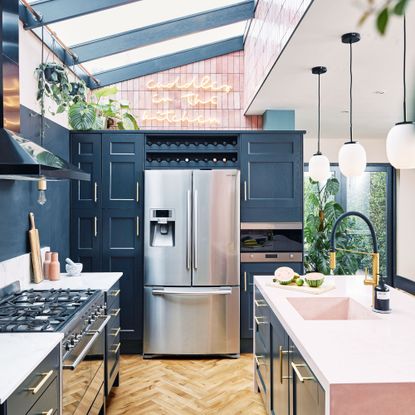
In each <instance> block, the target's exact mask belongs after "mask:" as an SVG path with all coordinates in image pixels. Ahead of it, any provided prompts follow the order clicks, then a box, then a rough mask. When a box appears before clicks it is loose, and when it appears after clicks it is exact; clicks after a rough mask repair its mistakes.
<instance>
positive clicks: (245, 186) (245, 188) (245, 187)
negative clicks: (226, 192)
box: [244, 180, 248, 202]
mask: <svg viewBox="0 0 415 415" xmlns="http://www.w3.org/2000/svg"><path fill="white" fill-rule="evenodd" d="M244 200H245V202H246V201H247V200H248V190H247V185H246V180H244Z"/></svg>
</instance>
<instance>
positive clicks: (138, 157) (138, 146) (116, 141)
mask: <svg viewBox="0 0 415 415" xmlns="http://www.w3.org/2000/svg"><path fill="white" fill-rule="evenodd" d="M143 164H144V135H143V134H126V133H118V134H114V133H112V134H109V133H106V134H103V135H102V195H103V207H104V208H113V209H135V208H137V207H139V206H140V205H142V198H143V181H142V178H143V175H142V171H143Z"/></svg>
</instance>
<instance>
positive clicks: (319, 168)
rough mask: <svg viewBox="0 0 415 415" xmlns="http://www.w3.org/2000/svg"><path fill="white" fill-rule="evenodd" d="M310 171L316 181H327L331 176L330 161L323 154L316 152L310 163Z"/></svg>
mask: <svg viewBox="0 0 415 415" xmlns="http://www.w3.org/2000/svg"><path fill="white" fill-rule="evenodd" d="M308 173H309V175H310V177H311V179H313V180H314V181H315V182H322V183H325V182H326V181H327V179H328V178H329V177H330V161H329V159H328V158H327V157H326V156H324V155H323V154H314V156H313V157H311V159H310V161H309V163H308Z"/></svg>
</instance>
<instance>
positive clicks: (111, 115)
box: [68, 86, 139, 130]
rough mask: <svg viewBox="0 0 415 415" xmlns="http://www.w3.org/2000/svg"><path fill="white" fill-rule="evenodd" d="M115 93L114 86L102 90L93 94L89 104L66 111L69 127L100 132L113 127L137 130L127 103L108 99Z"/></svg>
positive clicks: (75, 106)
mask: <svg viewBox="0 0 415 415" xmlns="http://www.w3.org/2000/svg"><path fill="white" fill-rule="evenodd" d="M117 92H118V89H117V87H115V86H112V87H107V88H102V89H99V90H97V91H95V92H94V93H93V95H92V97H91V102H89V103H87V102H82V103H81V102H79V103H75V104H74V105H72V106H71V107H70V108H69V111H68V118H69V125H70V126H71V127H72V128H73V129H75V130H90V129H94V130H102V129H105V128H111V127H115V126H116V127H117V128H118V129H119V130H138V129H139V127H138V123H137V120H136V119H135V117H134V115H133V114H132V113H131V112H130V107H129V105H128V103H127V102H122V101H118V100H116V99H112V98H110V97H111V96H114V95H115V94H116V93H117ZM103 98H106V99H103Z"/></svg>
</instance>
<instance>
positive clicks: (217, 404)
mask: <svg viewBox="0 0 415 415" xmlns="http://www.w3.org/2000/svg"><path fill="white" fill-rule="evenodd" d="M120 373H121V376H120V378H121V379H120V382H121V385H120V387H118V388H114V389H113V392H112V393H111V397H110V400H109V401H108V406H107V415H124V414H128V415H142V414H145V415H167V414H168V415H213V414H215V415H237V414H244V415H264V414H265V410H264V407H263V404H262V401H261V397H260V395H259V394H257V393H254V392H253V387H252V382H253V381H252V376H253V375H252V355H248V354H245V355H241V358H240V359H197V360H189V359H180V360H173V359H161V360H159V359H155V360H143V359H142V358H141V357H138V356H122V357H121V372H120Z"/></svg>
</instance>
